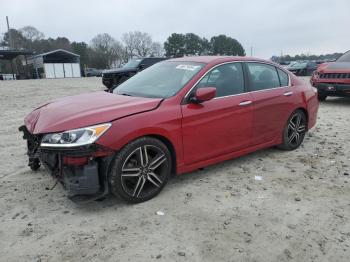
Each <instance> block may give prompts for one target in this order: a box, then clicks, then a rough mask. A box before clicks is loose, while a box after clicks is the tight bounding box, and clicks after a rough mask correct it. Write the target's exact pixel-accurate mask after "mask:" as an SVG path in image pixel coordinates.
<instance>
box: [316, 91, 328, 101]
mask: <svg viewBox="0 0 350 262" xmlns="http://www.w3.org/2000/svg"><path fill="white" fill-rule="evenodd" d="M317 97H318V100H319V101H325V100H326V98H327V95H326V94H322V93H318V94H317Z"/></svg>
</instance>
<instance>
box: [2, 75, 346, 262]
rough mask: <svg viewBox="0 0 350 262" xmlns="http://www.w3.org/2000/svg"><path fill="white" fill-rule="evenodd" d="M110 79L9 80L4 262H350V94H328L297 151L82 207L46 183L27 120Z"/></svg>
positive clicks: (244, 160) (271, 152)
mask: <svg viewBox="0 0 350 262" xmlns="http://www.w3.org/2000/svg"><path fill="white" fill-rule="evenodd" d="M101 86H102V85H101V79H100V78H89V79H67V80H64V79H61V80H26V81H0V111H1V114H0V124H1V125H0V138H1V140H0V141H1V149H0V260H1V261H101V260H103V261H259V262H261V261H276V262H277V261H344V262H345V261H349V258H350V176H349V173H350V139H349V134H350V133H349V132H350V99H341V98H335V99H329V100H327V101H326V102H324V103H322V104H321V106H320V110H319V119H318V127H317V128H316V130H315V131H314V132H312V133H310V134H309V135H308V136H307V137H306V140H305V141H304V144H303V146H302V147H301V148H299V149H298V150H296V151H293V152H283V151H279V150H277V149H273V148H272V149H267V150H262V151H259V152H256V153H253V154H250V155H247V156H244V157H241V158H238V159H235V160H230V161H226V162H224V163H221V164H218V165H215V166H212V167H209V168H206V169H204V170H202V171H197V172H193V173H190V174H186V175H183V176H180V177H176V178H174V179H172V180H171V181H170V182H169V184H168V185H167V186H166V187H165V189H164V190H163V192H162V193H161V194H160V195H159V196H157V197H156V198H155V199H153V200H151V201H148V202H146V203H142V204H138V205H129V204H125V203H124V202H122V201H120V200H118V199H116V198H114V197H109V198H107V199H106V200H104V201H102V202H94V203H90V204H87V205H83V206H77V205H76V204H74V203H72V202H71V201H69V200H68V199H67V198H66V195H65V192H64V190H63V189H62V187H61V186H60V185H58V186H57V187H56V188H54V189H53V190H47V189H48V188H50V187H51V186H53V184H54V181H53V179H52V178H51V177H50V176H49V175H48V173H47V172H46V171H45V170H43V169H40V171H38V172H31V171H30V170H29V168H28V167H27V166H26V164H27V159H26V156H25V143H24V141H23V140H22V138H21V134H20V133H19V132H18V131H17V128H18V127H19V126H20V125H21V124H22V122H23V118H24V116H25V115H26V114H27V113H28V112H30V111H31V110H32V109H33V108H34V107H36V106H38V105H39V104H41V103H43V102H45V101H48V100H50V99H53V98H56V97H62V96H66V95H72V94H77V93H82V92H87V91H93V90H100V89H101ZM255 176H261V177H262V180H255ZM157 211H163V212H164V216H159V215H157V214H156V212H157Z"/></svg>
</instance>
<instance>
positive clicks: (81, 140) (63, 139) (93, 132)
mask: <svg viewBox="0 0 350 262" xmlns="http://www.w3.org/2000/svg"><path fill="white" fill-rule="evenodd" d="M110 127H111V124H110V123H106V124H101V125H95V126H89V127H84V128H79V129H74V130H68V131H64V132H60V133H51V134H46V135H44V136H43V138H42V140H41V144H40V146H41V147H77V146H84V145H89V144H92V143H94V142H95V141H96V140H97V139H98V138H99V137H100V136H102V135H103V134H104V133H105V132H106V131H107V130H108V129H109V128H110Z"/></svg>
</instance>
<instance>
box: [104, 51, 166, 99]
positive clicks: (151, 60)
mask: <svg viewBox="0 0 350 262" xmlns="http://www.w3.org/2000/svg"><path fill="white" fill-rule="evenodd" d="M166 59H167V58H164V57H147V58H135V59H131V60H129V62H127V63H126V64H125V65H124V66H123V67H121V68H116V69H110V70H105V71H103V74H102V83H103V84H104V85H105V86H106V87H107V89H108V91H110V92H112V91H113V89H114V88H115V87H117V86H118V85H120V84H121V83H123V82H124V81H125V80H127V79H128V78H130V77H132V76H133V75H135V74H137V73H138V72H140V71H142V70H144V69H146V68H147V67H150V66H151V65H154V64H155V63H158V62H160V61H163V60H166Z"/></svg>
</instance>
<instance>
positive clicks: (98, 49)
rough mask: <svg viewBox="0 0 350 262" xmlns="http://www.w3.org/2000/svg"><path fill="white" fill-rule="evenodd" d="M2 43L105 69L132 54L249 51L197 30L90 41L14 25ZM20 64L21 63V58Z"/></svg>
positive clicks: (101, 36) (100, 37) (227, 39)
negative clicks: (61, 52)
mask: <svg viewBox="0 0 350 262" xmlns="http://www.w3.org/2000/svg"><path fill="white" fill-rule="evenodd" d="M10 36H11V37H10ZM0 45H1V46H7V47H10V48H11V49H27V50H31V51H34V52H35V53H36V54H40V53H45V52H49V51H52V50H55V49H65V50H67V51H70V52H73V53H76V54H78V55H80V62H81V64H82V67H84V66H87V67H93V68H101V69H105V68H111V67H118V66H120V65H121V64H123V63H125V62H127V61H128V60H129V59H130V58H132V57H163V56H166V57H181V56H197V55H240V56H244V55H245V50H244V48H243V46H242V45H241V44H240V43H239V42H238V41H237V40H236V39H233V38H231V37H229V36H226V35H218V36H213V37H212V38H211V39H210V40H208V39H206V38H202V37H200V36H198V35H196V34H194V33H187V34H177V33H173V34H171V35H170V36H169V37H168V38H167V40H166V41H165V42H164V44H162V43H160V42H156V41H154V40H153V39H152V36H151V35H150V34H148V33H145V32H140V31H133V32H128V33H124V34H123V35H122V37H121V39H120V40H117V39H115V38H113V37H112V36H111V35H109V34H107V33H103V34H98V35H96V36H95V37H94V38H92V39H91V41H90V43H86V42H76V41H73V42H71V41H70V40H69V39H68V38H66V37H57V38H55V39H54V38H51V37H49V38H46V37H45V35H44V34H43V33H42V32H40V31H39V30H38V29H36V28H35V27H33V26H25V27H23V28H20V29H13V28H12V29H10V31H9V32H5V33H4V34H2V37H1V38H0ZM17 64H18V65H19V66H20V61H17Z"/></svg>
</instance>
